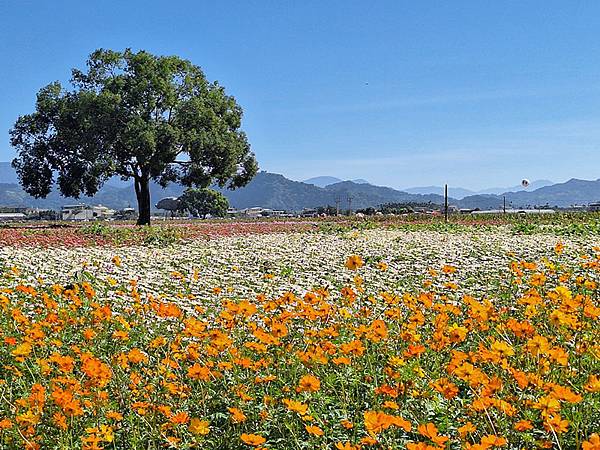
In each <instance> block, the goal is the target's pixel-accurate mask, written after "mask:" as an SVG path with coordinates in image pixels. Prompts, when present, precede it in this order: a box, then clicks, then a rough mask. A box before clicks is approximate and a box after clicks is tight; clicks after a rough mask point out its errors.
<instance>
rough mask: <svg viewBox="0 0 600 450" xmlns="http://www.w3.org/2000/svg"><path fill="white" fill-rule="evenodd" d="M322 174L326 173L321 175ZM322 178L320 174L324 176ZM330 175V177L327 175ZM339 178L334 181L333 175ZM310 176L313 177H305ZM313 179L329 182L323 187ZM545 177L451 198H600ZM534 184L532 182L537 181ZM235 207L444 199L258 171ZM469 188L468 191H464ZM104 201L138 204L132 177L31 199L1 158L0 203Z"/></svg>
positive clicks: (468, 203)
mask: <svg viewBox="0 0 600 450" xmlns="http://www.w3.org/2000/svg"><path fill="white" fill-rule="evenodd" d="M324 178H326V179H324ZM323 179H324V180H323ZM332 180H334V181H335V182H334V183H328V181H332ZM336 180H337V181H336ZM309 181H311V183H308V182H309ZM316 183H321V184H322V183H327V184H325V186H324V187H321V186H319V185H317V184H316ZM547 183H550V182H548V181H546V180H540V181H536V182H534V183H532V187H530V188H528V189H527V190H522V188H521V187H520V186H518V187H517V186H515V187H512V188H507V191H506V192H502V193H500V194H496V193H492V194H490V193H486V192H489V191H490V190H491V191H494V192H497V190H495V189H490V190H486V191H480V193H477V194H472V193H471V194H469V192H470V191H467V190H466V189H463V190H460V189H458V188H454V190H452V189H451V190H450V194H451V195H450V199H449V203H450V204H451V205H456V206H457V207H459V208H469V209H475V208H479V209H498V208H501V206H502V203H503V197H504V196H505V197H506V202H507V206H512V207H515V208H523V207H533V206H541V205H549V206H559V207H568V206H571V205H574V204H589V203H592V202H597V201H600V180H593V181H587V180H578V179H571V180H569V181H567V182H565V183H557V184H550V185H547ZM540 185H542V187H538V188H536V186H540ZM183 189H184V188H183V187H182V186H179V185H169V186H168V187H167V188H166V189H163V188H161V187H160V186H158V185H156V184H153V185H152V186H151V195H152V203H153V204H156V202H158V200H160V199H161V198H163V197H177V196H179V195H181V193H182V192H183ZM221 192H223V194H224V195H225V196H226V197H227V198H228V199H229V202H230V203H231V205H232V206H233V207H235V208H249V207H254V206H260V207H263V208H272V209H284V210H289V211H298V210H302V209H303V208H314V207H318V206H327V205H332V206H335V205H336V203H338V204H339V206H340V209H342V210H343V209H348V208H349V207H351V208H352V209H354V210H356V209H362V208H367V207H370V206H373V207H375V206H378V205H381V204H383V203H408V202H415V203H428V202H429V203H434V204H440V205H441V204H443V202H444V197H443V196H442V195H441V193H442V188H441V187H436V186H431V187H422V188H410V189H407V190H404V191H400V190H396V189H392V188H389V187H384V186H375V185H372V184H370V183H368V182H366V181H365V180H354V181H340V180H339V179H337V178H335V177H317V179H316V181H315V179H314V178H313V179H310V180H306V181H305V182H299V181H292V180H289V179H287V178H285V177H284V176H283V175H279V174H274V173H268V172H260V173H258V174H257V175H256V177H255V178H254V179H253V180H252V181H251V182H250V183H249V184H248V185H247V186H246V187H244V188H241V189H237V190H235V191H229V190H221ZM465 193H467V194H468V195H465V196H463V194H465ZM80 202H83V203H88V204H102V205H105V206H108V207H111V208H116V209H120V208H125V207H128V206H131V207H135V206H136V198H135V193H134V189H133V185H132V183H130V182H129V181H122V180H120V179H118V178H113V179H111V180H109V182H107V183H106V184H105V185H104V186H103V187H102V188H101V189H100V190H99V192H98V193H97V194H96V195H95V196H94V197H93V198H87V197H82V198H80V199H72V198H64V197H61V196H60V194H58V192H57V191H53V192H52V193H51V194H50V195H49V196H48V197H47V198H45V199H35V198H33V197H31V196H29V195H27V194H26V193H25V192H24V191H23V189H21V187H20V186H19V184H18V180H17V177H16V174H15V173H14V171H13V170H12V167H10V164H9V163H0V206H28V207H37V208H50V209H60V207H61V206H63V205H67V204H73V203H80Z"/></svg>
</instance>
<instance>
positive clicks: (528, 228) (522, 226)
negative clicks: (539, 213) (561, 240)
mask: <svg viewBox="0 0 600 450" xmlns="http://www.w3.org/2000/svg"><path fill="white" fill-rule="evenodd" d="M512 230H513V232H514V233H517V234H534V233H535V232H536V231H538V230H539V228H538V226H537V225H536V224H535V223H530V222H521V223H516V224H514V225H513V227H512Z"/></svg>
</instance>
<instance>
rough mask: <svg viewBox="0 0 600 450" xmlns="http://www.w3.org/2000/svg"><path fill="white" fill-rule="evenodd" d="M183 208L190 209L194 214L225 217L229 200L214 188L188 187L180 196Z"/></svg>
mask: <svg viewBox="0 0 600 450" xmlns="http://www.w3.org/2000/svg"><path fill="white" fill-rule="evenodd" d="M179 201H180V202H181V209H182V210H184V211H185V210H187V211H189V212H190V213H191V214H192V215H194V216H200V217H204V216H206V215H207V214H210V215H211V216H216V217H225V214H227V209H228V208H229V201H228V200H227V198H226V197H225V196H224V195H223V194H221V193H220V192H217V191H214V190H212V189H194V188H188V189H186V190H185V191H184V192H183V195H182V196H181V197H179Z"/></svg>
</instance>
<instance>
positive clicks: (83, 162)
mask: <svg viewBox="0 0 600 450" xmlns="http://www.w3.org/2000/svg"><path fill="white" fill-rule="evenodd" d="M241 121H242V108H241V107H240V106H239V105H238V104H237V103H236V101H235V99H234V97H232V96H230V95H227V94H226V93H225V89H224V88H223V87H222V86H220V85H219V84H218V83H217V82H209V81H208V80H207V79H206V77H205V75H204V73H203V72H202V70H201V69H200V68H199V67H198V66H196V65H194V64H192V63H191V62H189V61H186V60H183V59H181V58H179V57H177V56H155V55H152V54H150V53H148V52H145V51H139V52H137V53H135V52H133V51H131V50H130V49H127V50H125V51H124V52H117V51H112V50H103V49H100V50H96V51H95V52H93V53H92V54H91V55H90V57H89V59H88V61H87V69H86V70H85V71H82V70H78V69H73V70H72V78H71V89H70V90H66V89H64V88H63V87H62V86H61V84H60V83H59V82H54V83H51V84H49V85H47V86H46V87H44V88H42V89H41V90H40V91H39V93H38V94H37V101H36V109H35V112H33V113H32V114H27V115H24V116H21V117H19V118H18V119H17V121H16V123H15V125H14V127H13V128H12V130H11V132H10V134H11V144H12V145H13V146H14V147H15V148H16V150H17V157H16V158H15V159H14V160H13V166H14V168H15V169H16V171H17V174H18V176H19V179H20V182H21V184H22V186H23V189H24V190H25V191H26V192H27V193H29V194H30V195H32V196H34V197H38V198H39V197H46V196H47V195H48V194H49V193H50V192H51V190H52V188H53V187H54V185H55V183H56V185H57V186H58V189H59V190H60V192H61V194H62V195H64V196H69V197H76V198H77V197H79V196H80V195H82V194H85V195H88V196H92V195H94V194H95V193H96V192H97V191H98V189H100V187H101V186H102V185H103V184H104V182H105V181H106V180H108V179H109V178H110V177H112V176H115V175H117V176H120V177H121V178H122V179H123V180H127V179H133V181H134V186H135V191H136V196H137V201H138V209H139V218H138V224H148V223H150V205H151V203H150V190H149V186H150V182H151V181H155V182H157V183H159V184H160V185H162V186H166V185H167V184H169V183H171V182H177V183H181V184H182V185H184V186H188V187H192V186H196V187H200V188H206V187H208V186H210V185H212V184H217V185H219V186H220V187H227V188H230V189H235V188H238V187H241V186H244V185H246V184H247V183H248V182H249V181H250V180H251V179H252V177H253V176H254V175H255V174H256V171H257V169H258V166H257V163H256V159H255V157H254V154H253V153H252V152H251V150H250V145H249V143H248V140H247V138H246V134H245V133H244V132H243V131H242V130H241Z"/></svg>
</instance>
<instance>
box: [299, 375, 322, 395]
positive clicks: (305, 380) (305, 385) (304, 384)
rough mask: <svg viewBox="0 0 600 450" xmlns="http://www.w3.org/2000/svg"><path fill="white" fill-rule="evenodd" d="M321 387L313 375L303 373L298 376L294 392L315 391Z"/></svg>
mask: <svg viewBox="0 0 600 450" xmlns="http://www.w3.org/2000/svg"><path fill="white" fill-rule="evenodd" d="M319 389H321V381H320V380H319V379H318V378H317V377H315V376H313V375H304V376H303V377H302V378H300V383H299V384H298V387H297V388H296V392H317V391H318V390H319Z"/></svg>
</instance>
